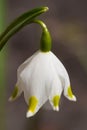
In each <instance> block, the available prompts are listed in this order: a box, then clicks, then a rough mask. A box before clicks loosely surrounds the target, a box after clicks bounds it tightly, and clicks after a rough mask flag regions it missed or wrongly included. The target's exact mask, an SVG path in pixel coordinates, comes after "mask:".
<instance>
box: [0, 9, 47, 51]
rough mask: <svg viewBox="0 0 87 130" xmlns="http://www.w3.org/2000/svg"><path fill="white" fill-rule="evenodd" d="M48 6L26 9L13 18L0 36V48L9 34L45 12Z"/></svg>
mask: <svg viewBox="0 0 87 130" xmlns="http://www.w3.org/2000/svg"><path fill="white" fill-rule="evenodd" d="M47 10H48V7H40V8H36V9H33V10H31V11H28V12H26V13H24V14H22V15H21V16H19V17H18V18H17V19H15V20H14V21H13V22H12V23H11V24H10V25H9V26H8V27H7V28H6V30H5V31H4V32H3V33H2V34H1V36H0V50H2V48H3V47H4V45H5V44H6V42H7V41H8V40H9V38H10V37H11V36H13V35H14V34H15V33H16V32H18V31H19V30H20V29H22V28H23V27H24V26H25V25H27V24H29V23H30V22H31V21H32V20H33V19H34V18H35V17H37V16H38V15H40V14H42V13H44V12H46V11H47Z"/></svg>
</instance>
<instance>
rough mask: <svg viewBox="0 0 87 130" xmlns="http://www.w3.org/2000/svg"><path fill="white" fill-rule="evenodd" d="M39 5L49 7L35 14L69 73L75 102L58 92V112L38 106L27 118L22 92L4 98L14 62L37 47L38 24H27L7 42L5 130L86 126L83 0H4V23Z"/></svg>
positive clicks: (85, 129)
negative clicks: (37, 109)
mask: <svg viewBox="0 0 87 130" xmlns="http://www.w3.org/2000/svg"><path fill="white" fill-rule="evenodd" d="M39 6H48V7H49V11H48V12H47V13H45V14H43V15H41V16H39V18H40V19H42V20H43V21H44V22H45V23H46V24H47V26H48V28H49V30H50V32H51V35H52V39H53V47H52V51H53V52H54V53H55V54H56V55H57V57H59V59H60V60H61V61H62V62H63V64H64V65H65V67H66V69H67V71H68V73H69V76H70V79H71V84H72V89H73V92H74V93H75V95H76V97H77V102H76V103H73V102H70V101H68V100H67V99H66V98H65V97H63V95H62V97H61V103H60V111H59V112H58V113H57V112H53V111H51V110H50V111H47V110H44V109H41V110H40V111H39V112H38V113H37V114H36V115H35V116H34V117H32V118H29V119H26V117H25V114H26V110H27V105H26V103H25V101H24V98H23V95H22V96H21V97H20V98H19V99H18V100H16V101H15V102H13V103H9V102H8V100H7V99H8V98H9V96H10V95H11V92H12V90H13V88H14V85H15V83H16V71H17V68H18V66H19V65H20V64H21V63H22V62H23V61H24V60H26V58H28V57H29V56H31V55H32V54H33V53H34V52H35V51H36V50H37V49H38V47H39V42H40V34H41V28H40V27H39V26H38V25H35V24H32V25H31V26H30V25H29V26H27V27H25V28H24V29H22V30H21V31H20V32H18V33H17V34H16V35H15V36H14V37H13V38H11V40H10V41H9V45H8V48H9V51H8V53H9V54H8V60H7V96H6V97H7V98H6V128H7V129H6V130H87V1H86V0H7V21H6V24H7V25H8V24H9V23H10V22H11V21H12V20H13V19H14V18H15V17H17V16H19V15H20V14H21V13H23V12H25V11H27V10H30V9H32V8H36V7H39Z"/></svg>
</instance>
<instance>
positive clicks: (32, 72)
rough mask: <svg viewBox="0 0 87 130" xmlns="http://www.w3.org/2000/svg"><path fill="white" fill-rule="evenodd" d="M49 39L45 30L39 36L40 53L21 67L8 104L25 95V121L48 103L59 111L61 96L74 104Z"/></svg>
mask: <svg viewBox="0 0 87 130" xmlns="http://www.w3.org/2000/svg"><path fill="white" fill-rule="evenodd" d="M44 26H45V25H44ZM45 28H46V26H45ZM45 34H46V36H45ZM45 38H48V39H47V40H46V39H45ZM50 39H51V38H50V34H49V33H48V30H47V28H46V29H45V33H43V34H42V38H41V48H40V50H38V51H37V52H36V53H35V54H33V55H32V56H31V57H30V58H28V59H27V60H26V61H25V62H24V63H23V64H22V65H20V67H19V68H18V71H17V83H16V87H15V89H14V91H13V94H12V96H11V97H10V99H9V100H10V101H12V100H14V99H16V98H17V97H19V96H20V95H21V93H22V92H24V98H25V101H26V103H27V104H28V111H27V114H26V116H27V117H31V116H33V115H35V114H36V112H38V110H39V109H40V108H41V107H42V106H43V104H44V103H45V102H46V101H47V100H49V102H50V104H51V106H52V108H53V110H55V111H59V102H60V97H61V94H62V92H63V93H64V96H65V97H66V98H68V99H69V100H71V101H76V97H75V96H74V95H73V93H72V90H71V86H70V80H69V76H68V73H67V71H66V69H65V67H64V66H63V64H62V63H61V61H60V60H59V59H58V58H57V57H56V56H55V55H54V54H53V53H52V52H51V51H50V48H51V45H50V44H51V40H50ZM42 43H43V44H42ZM44 43H45V44H44ZM46 44H47V45H48V46H47V45H46Z"/></svg>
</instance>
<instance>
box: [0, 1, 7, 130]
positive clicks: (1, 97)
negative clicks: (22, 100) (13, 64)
mask: <svg viewBox="0 0 87 130" xmlns="http://www.w3.org/2000/svg"><path fill="white" fill-rule="evenodd" d="M5 14H6V1H5V0H0V33H2V32H3V31H4V29H5V23H6V21H5V20H6V18H5V16H6V15H5ZM6 51H7V49H4V50H2V52H0V130H5V126H6V119H5V110H6V109H5V107H6V106H5V103H6Z"/></svg>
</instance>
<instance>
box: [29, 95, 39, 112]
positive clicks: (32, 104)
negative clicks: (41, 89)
mask: <svg viewBox="0 0 87 130" xmlns="http://www.w3.org/2000/svg"><path fill="white" fill-rule="evenodd" d="M37 104H38V99H37V98H36V97H35V96H32V97H30V99H29V108H28V111H31V112H33V113H34V112H35V109H36V106H37Z"/></svg>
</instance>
